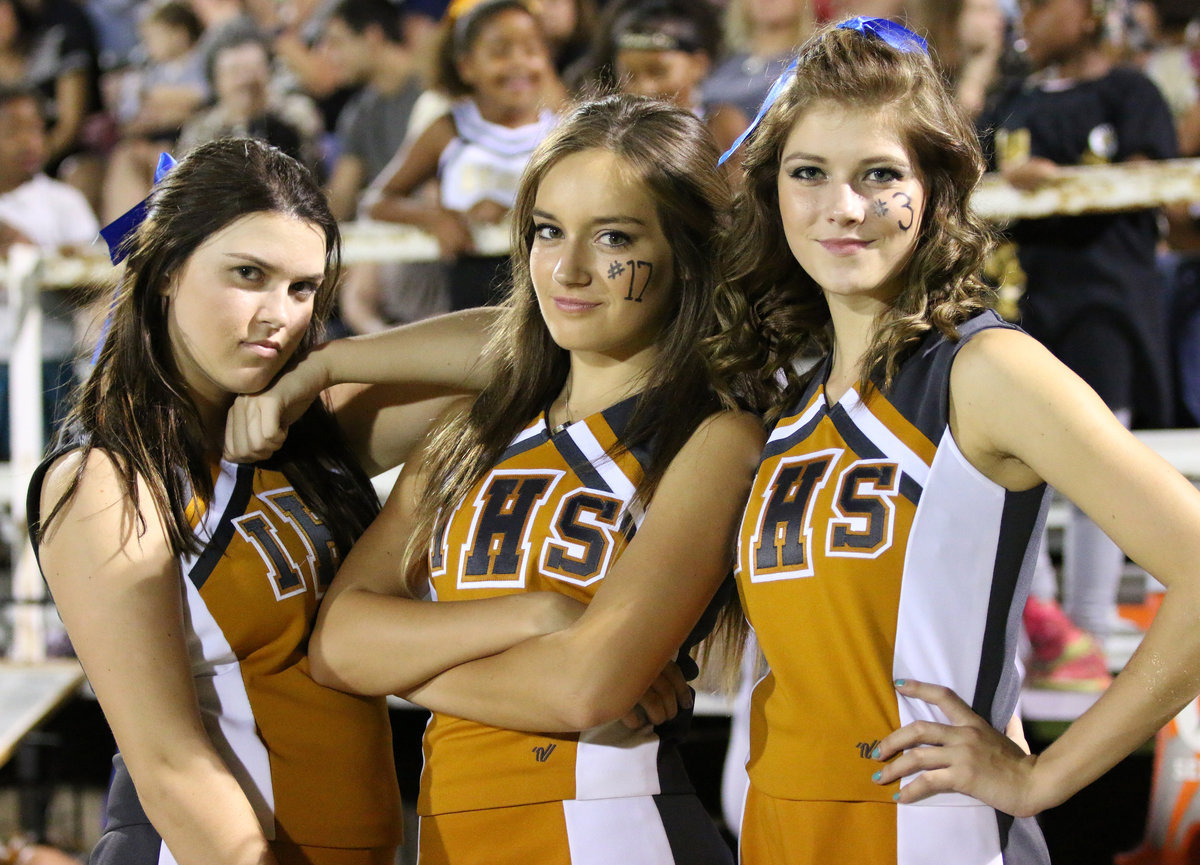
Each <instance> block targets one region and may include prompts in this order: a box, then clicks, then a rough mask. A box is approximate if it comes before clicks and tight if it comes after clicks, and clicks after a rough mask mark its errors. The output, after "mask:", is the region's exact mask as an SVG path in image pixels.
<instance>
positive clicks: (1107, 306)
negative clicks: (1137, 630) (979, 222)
mask: <svg viewBox="0 0 1200 865" xmlns="http://www.w3.org/2000/svg"><path fill="white" fill-rule="evenodd" d="M1106 18H1107V3H1106V2H1104V0H1023V2H1022V4H1021V32H1022V36H1023V38H1024V41H1025V46H1026V49H1025V50H1026V55H1027V57H1028V59H1029V62H1030V64H1031V66H1032V68H1033V72H1032V74H1031V75H1030V76H1029V77H1028V78H1027V79H1025V80H1024V81H1021V82H1019V83H1018V84H1017V85H1015V86H1013V87H1012V88H1010V89H1009V90H1008V92H1006V93H1004V94H1002V95H1001V96H1000V98H999V99H998V100H997V102H996V104H995V105H994V106H993V107H991V108H989V109H988V110H987V111H986V112H985V114H984V115H982V116H981V117H980V119H979V121H978V122H979V126H980V128H981V129H983V130H985V134H984V140H985V148H986V146H987V144H988V143H993V146H992V148H991V149H992V154H991V155H992V159H993V164H994V166H995V167H996V168H997V169H999V170H1000V171H1001V172H1003V173H1004V175H1005V176H1006V177H1007V178H1008V179H1009V180H1010V181H1011V182H1012V183H1013V184H1014V185H1015V186H1018V187H1020V188H1023V189H1036V188H1038V187H1039V186H1041V185H1043V184H1045V183H1046V182H1048V181H1049V180H1051V179H1052V178H1054V177H1055V176H1056V175H1057V174H1058V173H1059V172H1060V171H1061V170H1062V168H1063V167H1066V166H1074V165H1096V164H1103V163H1114V162H1128V161H1135V160H1142V159H1167V158H1170V157H1173V156H1174V155H1175V154H1176V152H1177V144H1176V139H1175V130H1174V126H1173V125H1172V121H1171V114H1170V111H1169V109H1168V108H1167V104H1166V102H1165V100H1164V99H1163V97H1162V95H1161V93H1160V92H1159V90H1158V88H1157V87H1155V85H1154V84H1153V83H1152V82H1151V81H1150V80H1149V79H1148V78H1146V76H1145V75H1143V74H1142V73H1140V72H1138V71H1136V70H1133V69H1127V68H1122V67H1119V66H1116V65H1114V63H1113V62H1112V60H1110V58H1109V55H1108V52H1107V47H1106V45H1105V21H1106ZM989 130H994V135H989V134H988V131H989ZM1011 237H1012V240H1013V241H1014V242H1015V243H1016V245H1017V257H1018V260H1019V262H1020V265H1021V268H1022V270H1023V271H1024V274H1025V278H1026V286H1025V293H1024V295H1023V296H1022V298H1021V325H1022V327H1024V328H1025V329H1026V330H1027V331H1028V332H1029V334H1030V335H1031V336H1033V337H1035V338H1037V339H1038V340H1040V341H1041V342H1042V343H1044V344H1045V345H1046V346H1047V347H1048V348H1049V349H1050V350H1051V351H1052V352H1053V353H1054V354H1055V356H1056V357H1058V358H1059V359H1060V360H1061V361H1063V363H1065V364H1066V365H1067V366H1068V367H1070V368H1071V369H1072V370H1073V371H1075V372H1076V373H1077V374H1078V375H1080V376H1081V377H1082V378H1083V379H1084V381H1086V382H1087V383H1088V384H1089V385H1091V386H1092V387H1093V388H1094V389H1095V390H1096V392H1097V393H1098V394H1100V396H1101V398H1102V399H1103V400H1104V402H1105V404H1106V405H1107V406H1108V407H1109V408H1110V409H1112V410H1113V412H1114V413H1115V414H1116V416H1117V418H1118V419H1119V420H1120V421H1121V423H1122V424H1123V425H1125V426H1126V427H1128V426H1130V425H1131V424H1132V423H1133V422H1135V421H1136V422H1138V423H1140V424H1141V425H1144V426H1155V425H1163V424H1165V423H1167V422H1169V420H1170V418H1169V407H1170V405H1171V400H1170V390H1169V372H1168V370H1169V365H1168V361H1167V357H1166V352H1165V345H1166V330H1165V323H1164V321H1163V318H1162V305H1161V297H1160V294H1161V288H1160V286H1159V279H1158V274H1157V271H1156V269H1155V248H1156V246H1157V244H1158V241H1159V229H1158V224H1157V221H1156V215H1155V213H1154V211H1151V210H1140V211H1132V212H1125V213H1113V214H1096V215H1087V216H1074V217H1051V218H1048V219H1039V220H1025V221H1022V222H1020V223H1018V224H1017V225H1015V226H1014V227H1013V228H1012V230H1011ZM1124 562H1125V557H1124V555H1123V554H1122V553H1121V551H1120V550H1119V549H1118V548H1117V547H1116V545H1115V544H1113V542H1112V541H1111V540H1109V538H1108V537H1107V536H1106V535H1105V533H1104V532H1103V531H1101V530H1100V529H1099V528H1098V527H1097V526H1096V525H1095V523H1093V522H1092V521H1091V520H1090V519H1088V518H1087V517H1086V516H1085V515H1084V514H1083V513H1082V512H1081V511H1079V510H1078V509H1074V510H1072V513H1071V522H1070V525H1069V527H1068V531H1067V535H1066V541H1065V545H1064V550H1063V574H1062V583H1063V586H1062V597H1063V610H1065V612H1066V616H1067V618H1069V621H1068V620H1067V618H1064V617H1063V615H1062V612H1061V611H1060V610H1059V609H1058V607H1057V606H1056V605H1055V604H1054V596H1055V586H1054V580H1053V576H1054V575H1053V570H1052V568H1051V567H1050V563H1049V558H1048V556H1047V554H1046V552H1045V550H1044V549H1043V551H1042V554H1041V566H1040V567H1039V571H1038V573H1039V576H1038V578H1037V580H1036V582H1035V585H1034V589H1033V596H1034V600H1032V601H1031V602H1030V605H1029V607H1028V609H1027V613H1026V625H1027V628H1028V630H1029V634H1030V639H1031V641H1032V643H1033V652H1034V654H1033V664H1032V665H1031V667H1030V679H1031V681H1033V682H1035V683H1041V684H1044V685H1048V686H1051V687H1057V688H1069V689H1076V690H1077V689H1081V688H1082V689H1094V688H1103V687H1104V686H1105V685H1106V684H1107V683H1108V681H1109V675H1108V671H1107V669H1106V662H1105V658H1104V655H1103V653H1102V652H1101V650H1100V648H1099V646H1098V645H1096V643H1095V642H1094V641H1093V640H1091V638H1090V637H1089V636H1088V635H1093V636H1095V637H1098V638H1100V639H1103V638H1104V637H1106V636H1107V635H1109V634H1110V633H1112V632H1113V630H1114V628H1123V627H1128V626H1126V625H1124V624H1123V622H1122V620H1120V619H1119V617H1118V616H1117V611H1116V597H1117V588H1118V584H1119V582H1120V578H1121V571H1122V569H1123V566H1124ZM1080 630H1081V631H1082V633H1080Z"/></svg>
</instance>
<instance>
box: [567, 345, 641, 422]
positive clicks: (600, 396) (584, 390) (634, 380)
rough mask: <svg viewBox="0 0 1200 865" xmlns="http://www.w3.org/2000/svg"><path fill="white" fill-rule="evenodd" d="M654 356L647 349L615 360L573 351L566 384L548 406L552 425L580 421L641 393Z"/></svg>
mask: <svg viewBox="0 0 1200 865" xmlns="http://www.w3.org/2000/svg"><path fill="white" fill-rule="evenodd" d="M657 354H658V351H657V349H656V348H655V347H654V346H650V347H648V348H645V349H643V350H642V351H640V352H638V353H637V354H636V355H634V356H633V357H631V358H628V359H625V360H620V361H614V360H612V359H611V358H607V357H596V356H591V355H588V354H585V353H583V352H572V353H571V369H570V371H569V372H568V373H567V381H566V384H564V385H563V389H562V391H561V392H560V393H559V395H558V398H557V399H555V401H554V403H553V404H552V405H551V407H550V423H551V425H552V426H554V427H559V426H562V425H563V424H569V423H574V422H575V421H578V420H582V419H583V418H585V417H588V416H589V415H593V414H595V413H596V412H599V411H603V410H604V409H606V408H608V407H609V406H611V405H616V404H617V403H619V402H621V400H623V399H626V398H627V397H630V396H632V395H633V394H635V393H637V392H638V391H640V390H641V389H642V388H643V387H645V384H646V380H647V376H648V374H649V372H650V366H651V364H652V363H653V361H654V359H655V357H657Z"/></svg>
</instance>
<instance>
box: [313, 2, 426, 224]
mask: <svg viewBox="0 0 1200 865" xmlns="http://www.w3.org/2000/svg"><path fill="white" fill-rule="evenodd" d="M402 14H403V13H402V12H401V11H400V10H399V9H398V8H397V7H396V5H395V4H394V3H392V2H391V0H340V2H339V3H338V4H337V5H336V6H335V7H334V8H333V11H332V12H331V13H330V17H329V21H328V22H327V24H326V25H325V35H324V37H323V39H324V42H325V48H326V51H327V53H328V55H329V58H330V60H331V61H332V63H333V64H334V65H335V66H336V67H337V68H338V71H339V72H340V74H341V75H342V77H343V78H344V79H345V80H347V81H350V82H353V83H354V84H356V85H358V86H360V87H361V88H362V89H361V90H359V91H358V93H357V94H356V95H355V96H354V97H353V98H352V99H351V100H350V102H349V103H347V105H346V107H345V108H344V109H343V110H342V115H341V117H340V118H339V120H338V125H337V150H338V156H337V159H336V160H335V161H334V164H333V170H332V172H331V174H330V178H329V182H328V184H327V185H326V192H327V194H328V196H329V205H330V209H331V210H332V211H333V215H334V216H336V217H337V218H338V219H339V220H346V219H351V218H352V217H353V216H354V214H355V211H356V210H357V207H358V197H359V195H360V193H361V192H362V190H363V189H364V188H365V187H366V185H367V183H368V182H369V181H370V180H372V179H374V178H375V177H377V176H378V175H379V174H380V173H381V172H382V171H383V169H384V168H385V167H386V166H387V164H388V162H389V160H391V158H392V157H393V156H395V154H396V151H398V150H399V149H400V145H401V144H402V143H403V142H404V139H405V137H406V135H407V132H408V121H409V117H410V116H411V115H412V110H413V105H415V104H416V101H417V99H418V97H420V95H421V93H422V91H423V90H424V85H423V83H422V81H421V77H420V76H419V75H418V74H417V72H416V69H415V68H414V63H413V57H412V51H411V50H410V49H409V46H408V45H407V44H406V42H405V39H404V27H403V20H402Z"/></svg>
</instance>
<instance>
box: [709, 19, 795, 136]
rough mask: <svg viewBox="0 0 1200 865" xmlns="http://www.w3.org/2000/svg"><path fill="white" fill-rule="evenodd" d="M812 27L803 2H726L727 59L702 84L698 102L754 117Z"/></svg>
mask: <svg viewBox="0 0 1200 865" xmlns="http://www.w3.org/2000/svg"><path fill="white" fill-rule="evenodd" d="M812 27H813V15H812V9H811V7H810V6H809V4H808V2H807V0H775V2H762V0H730V2H729V5H728V6H727V7H726V9H725V24H724V31H725V46H726V50H727V52H728V53H727V54H726V55H725V56H724V59H723V60H721V62H720V63H719V64H718V65H717V66H716V68H715V69H713V71H712V73H711V74H710V75H709V76H708V78H707V79H705V81H704V85H703V86H702V87H701V98H702V99H703V100H704V102H706V103H708V104H713V103H727V104H730V105H734V106H736V107H737V108H738V109H739V110H740V111H741V112H742V113H743V114H744V115H746V117H753V116H754V115H755V114H757V113H758V107H759V106H760V105H761V104H762V101H763V97H765V96H766V95H767V91H768V90H770V89H771V85H772V84H774V83H775V79H776V78H778V77H779V74H780V73H781V72H783V70H784V68H785V67H786V66H787V65H788V63H790V62H791V60H792V57H794V56H795V52H796V47H797V46H798V45H800V43H802V42H803V41H804V40H805V39H807V38H808V36H809V34H810V33H811V32H812Z"/></svg>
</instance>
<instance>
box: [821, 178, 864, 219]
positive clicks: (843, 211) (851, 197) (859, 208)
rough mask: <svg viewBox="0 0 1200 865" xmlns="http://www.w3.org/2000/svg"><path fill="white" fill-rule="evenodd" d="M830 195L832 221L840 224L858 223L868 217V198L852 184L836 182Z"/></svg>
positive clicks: (829, 217) (830, 216)
mask: <svg viewBox="0 0 1200 865" xmlns="http://www.w3.org/2000/svg"><path fill="white" fill-rule="evenodd" d="M830 196H831V197H830V201H829V211H828V213H829V215H828V219H829V221H830V222H833V223H837V224H838V225H857V224H858V223H860V222H862V221H863V219H865V218H866V213H867V201H866V198H864V197H863V195H862V194H861V193H860V192H859V191H858V190H856V189H855V188H854V187H853V186H852V185H851V184H849V183H837V184H834V185H833V187H832V188H831V190H830Z"/></svg>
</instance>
